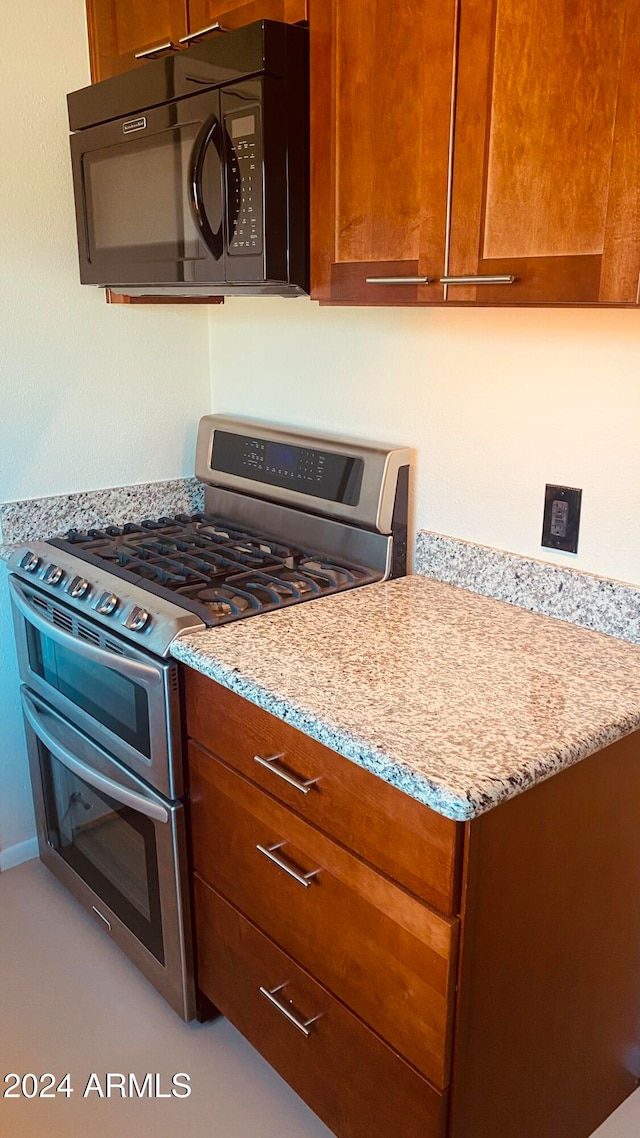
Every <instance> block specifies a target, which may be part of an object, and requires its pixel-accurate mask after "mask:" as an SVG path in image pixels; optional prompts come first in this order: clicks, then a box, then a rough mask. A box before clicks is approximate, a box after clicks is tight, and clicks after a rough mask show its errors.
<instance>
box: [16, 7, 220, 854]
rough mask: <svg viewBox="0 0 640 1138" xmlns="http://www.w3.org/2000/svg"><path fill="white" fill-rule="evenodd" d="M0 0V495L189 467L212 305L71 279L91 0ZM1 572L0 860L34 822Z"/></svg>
mask: <svg viewBox="0 0 640 1138" xmlns="http://www.w3.org/2000/svg"><path fill="white" fill-rule="evenodd" d="M2 15H3V22H2V39H1V40H0V106H1V107H2V131H1V140H2V141H1V144H0V400H1V402H0V408H1V410H0V501H7V500H12V499H14V498H27V497H40V496H42V495H47V494H55V493H60V492H65V491H71V490H85V489H92V488H98V487H103V486H114V485H122V484H126V483H131V482H146V481H152V480H156V479H162V478H171V477H176V476H180V475H181V474H188V473H189V474H190V473H192V472H193V442H194V438H195V428H196V424H197V420H198V417H199V416H200V415H201V414H202V413H203V412H204V411H206V410H207V409H208V405H209V349H208V334H207V316H206V311H205V310H203V309H202V308H185V307H178V306H176V307H173V306H166V307H165V306H162V307H156V308H143V307H139V306H135V307H118V308H116V307H108V306H107V305H106V304H105V302H104V297H103V295H102V294H101V293H99V292H98V290H97V289H90V288H83V287H82V286H81V285H80V283H79V278H78V268H77V257H76V237H75V222H74V212H73V195H72V188H71V171H70V161H69V142H68V134H69V132H68V124H67V117H66V99H65V95H66V92H67V91H70V90H73V89H74V88H78V87H83V86H85V85H86V84H87V83H88V82H89V65H88V53H87V38H86V25H85V15H84V0H55V3H45V2H44V0H20V2H19V3H11V4H8V3H7V4H5V5H4V6H3V11H2ZM2 575H3V576H4V573H3V574H2ZM5 585H6V582H5V581H4V580H2V581H0V721H1V722H2V740H1V744H0V866H1V865H2V862H3V858H2V853H1V851H2V849H3V848H4V849H5V850H6V849H7V847H15V846H19V845H20V844H21V843H22V842H24V841H26V840H27V839H29V838H31V836H32V834H33V821H32V813H31V796H30V791H29V785H28V775H27V765H26V758H25V753H24V742H23V734H22V725H21V717H20V714H19V706H18V677H17V671H16V665H15V652H14V648H13V635H12V629H11V625H10V619H9V609H8V599H7V595H6V588H5ZM5 863H6V859H5Z"/></svg>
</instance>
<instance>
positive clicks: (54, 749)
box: [22, 690, 169, 822]
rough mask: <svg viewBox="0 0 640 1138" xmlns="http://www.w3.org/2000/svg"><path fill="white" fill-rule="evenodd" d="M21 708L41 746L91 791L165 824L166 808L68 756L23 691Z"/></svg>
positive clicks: (166, 818)
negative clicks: (42, 744) (90, 788)
mask: <svg viewBox="0 0 640 1138" xmlns="http://www.w3.org/2000/svg"><path fill="white" fill-rule="evenodd" d="M22 709H23V711H24V715H25V718H26V720H27V722H28V723H29V725H30V727H31V728H32V729H33V731H35V733H36V735H37V736H38V738H39V739H40V741H41V742H42V743H44V745H45V747H46V748H47V750H49V751H51V754H52V755H54V756H55V758H56V759H58V761H59V762H61V763H62V765H63V766H64V767H66V768H67V770H70V771H71V773H72V774H75V775H77V776H78V778H82V779H84V781H85V782H86V783H88V784H89V786H92V787H93V788H94V790H101V791H102V792H103V793H104V794H108V795H109V796H110V797H111V798H113V799H115V801H116V802H119V803H121V805H122V806H130V807H131V809H132V810H136V811H137V812H138V813H139V814H144V815H145V817H147V818H152V819H153V821H154V822H168V821H169V811H168V810H167V809H166V807H164V806H161V805H160V803H159V802H153V801H151V799H149V798H145V797H144V795H142V794H136V792H135V791H134V790H127V788H126V787H125V786H121V785H120V783H117V782H114V781H113V779H111V778H107V777H106V775H103V774H99V773H98V772H97V771H95V770H93V769H92V768H91V767H88V766H86V764H85V763H83V762H82V761H81V760H80V759H77V758H76V756H75V755H72V754H71V751H68V750H67V748H66V747H64V746H63V745H62V743H60V742H59V741H58V740H57V739H54V737H53V735H51V734H50V733H49V732H48V731H47V729H46V727H44V726H43V724H42V723H41V722H40V720H39V718H38V713H37V708H36V707H35V706H34V702H33V696H31V695H27V692H26V691H24V690H23V692H22Z"/></svg>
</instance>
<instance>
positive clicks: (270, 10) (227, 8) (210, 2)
mask: <svg viewBox="0 0 640 1138" xmlns="http://www.w3.org/2000/svg"><path fill="white" fill-rule="evenodd" d="M188 4H189V31H190V32H197V31H199V29H200V28H206V27H208V26H209V25H210V24H214V23H218V22H219V23H220V24H221V25H222V27H223V28H229V29H232V28H241V27H243V26H244V25H245V24H253V23H254V22H255V21H256V20H281V21H282V22H284V23H285V24H297V23H300V22H301V21H302V20H306V18H307V2H306V0H235V3H234V0H188Z"/></svg>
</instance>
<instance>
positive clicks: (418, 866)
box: [185, 670, 463, 916]
mask: <svg viewBox="0 0 640 1138" xmlns="http://www.w3.org/2000/svg"><path fill="white" fill-rule="evenodd" d="M185 686H186V704H187V731H188V733H189V735H190V737H191V738H193V739H195V740H197V741H198V742H199V743H201V744H202V745H203V746H204V747H206V748H208V750H210V751H212V752H213V753H214V754H217V755H219V756H220V758H222V759H224V761H225V762H226V763H229V764H230V765H231V766H233V767H234V768H235V769H236V770H238V771H240V773H241V774H243V775H245V776H246V777H247V778H250V779H251V780H252V781H253V782H255V783H257V784H258V785H259V786H261V787H263V788H264V789H265V790H267V791H268V792H269V793H270V794H271V795H273V796H275V797H277V798H278V799H279V800H280V801H281V802H283V803H284V804H285V805H286V806H288V807H289V808H290V809H292V810H295V811H296V813H297V814H300V815H301V816H302V817H304V818H306V819H307V820H308V821H309V822H312V823H313V824H314V825H315V826H318V827H319V829H321V830H323V831H324V832H325V833H327V834H329V836H330V837H332V838H335V839H336V840H337V841H339V842H341V843H342V844H343V845H344V846H346V847H347V848H348V849H350V850H353V851H354V852H355V853H356V854H358V855H359V856H360V857H362V858H364V859H365V860H366V861H368V862H370V863H371V864H372V865H374V866H376V867H377V868H378V869H380V870H382V871H383V872H384V873H386V874H387V876H388V877H390V878H392V879H393V880H395V881H398V882H400V883H401V884H402V885H404V886H405V887H406V888H407V889H409V890H411V892H412V893H415V894H416V895H417V896H418V897H421V898H422V899H423V900H425V901H427V902H428V903H429V904H430V905H433V906H434V908H436V909H438V910H439V911H440V912H441V913H444V914H445V915H447V916H454V915H455V914H456V913H457V911H458V904H459V895H460V886H459V880H458V868H459V865H460V858H459V857H458V853H459V845H460V842H461V839H462V834H463V827H462V826H461V825H460V824H459V823H456V822H453V821H451V820H450V819H449V818H443V817H442V815H440V814H436V813H434V811H432V810H426V809H425V807H424V806H423V805H422V804H421V803H420V802H417V801H416V800H415V799H414V798H410V797H409V795H407V794H403V793H402V791H400V790H397V789H396V788H395V787H393V786H390V785H389V784H388V783H386V782H384V781H383V780H382V779H381V778H378V777H376V775H374V774H371V773H370V772H369V771H366V770H363V769H362V767H359V766H358V765H357V764H356V763H353V762H351V761H350V760H349V759H345V758H344V757H343V756H342V755H337V754H336V753H335V751H332V750H330V749H329V748H328V747H324V746H323V745H322V743H318V742H316V740H315V739H310V738H309V736H308V735H303V734H302V732H301V731H299V730H298V729H297V728H295V727H292V726H291V724H289V723H283V722H282V720H280V719H277V718H276V717H275V716H274V715H270V714H269V712H267V711H263V709H262V708H260V707H256V706H255V704H252V703H249V702H248V701H247V700H246V699H243V698H242V697H241V696H239V695H236V694H235V692H231V691H228V689H227V688H223V687H221V686H220V685H219V684H216V683H214V682H213V680H209V679H207V678H206V676H202V675H201V674H200V673H198V672H194V671H191V670H190V671H189V672H188V673H187V676H186V685H185ZM274 755H277V756H278V758H277V760H276V761H275V762H274V763H273V764H272V765H271V767H269V766H264V765H262V763H260V762H258V761H256V760H257V758H262V759H265V758H271V757H272V756H274ZM283 776H284V777H283ZM287 777H289V778H290V779H291V780H292V781H293V782H295V783H297V784H298V785H297V786H293V785H291V782H287V781H286V778H287ZM305 783H307V784H310V785H307V786H305Z"/></svg>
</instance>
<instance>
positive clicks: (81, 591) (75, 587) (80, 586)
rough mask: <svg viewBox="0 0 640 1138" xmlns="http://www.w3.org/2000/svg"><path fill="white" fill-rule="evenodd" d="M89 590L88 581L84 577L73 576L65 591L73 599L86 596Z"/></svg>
mask: <svg viewBox="0 0 640 1138" xmlns="http://www.w3.org/2000/svg"><path fill="white" fill-rule="evenodd" d="M88 592H89V582H88V581H86V580H85V578H84V577H74V578H73V580H72V581H71V583H70V584H69V585H67V593H68V594H69V596H70V597H73V598H74V599H75V600H80V599H81V598H82V597H86V595H87V593H88Z"/></svg>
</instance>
